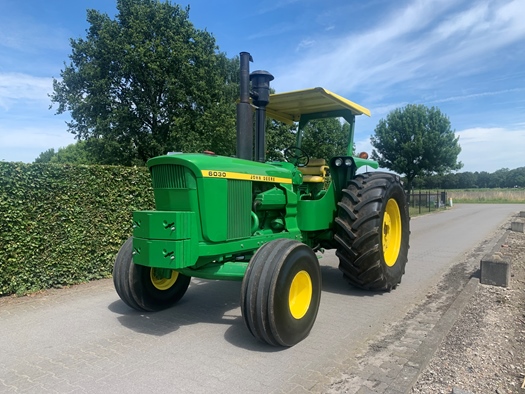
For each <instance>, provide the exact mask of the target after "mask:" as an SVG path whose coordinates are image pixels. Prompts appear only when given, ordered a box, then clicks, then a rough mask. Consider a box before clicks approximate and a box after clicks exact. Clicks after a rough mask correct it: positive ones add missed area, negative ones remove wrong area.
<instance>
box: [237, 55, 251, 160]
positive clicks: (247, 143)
mask: <svg viewBox="0 0 525 394" xmlns="http://www.w3.org/2000/svg"><path fill="white" fill-rule="evenodd" d="M240 58H241V67H240V77H241V84H240V86H241V89H240V90H241V96H240V101H239V103H238V104H237V157H238V158H240V159H245V160H253V115H252V107H251V105H250V62H253V59H252V57H251V55H250V54H249V53H248V52H241V53H240Z"/></svg>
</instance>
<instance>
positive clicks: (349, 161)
mask: <svg viewBox="0 0 525 394" xmlns="http://www.w3.org/2000/svg"><path fill="white" fill-rule="evenodd" d="M351 165H352V159H345V166H348V167H350V166H351Z"/></svg>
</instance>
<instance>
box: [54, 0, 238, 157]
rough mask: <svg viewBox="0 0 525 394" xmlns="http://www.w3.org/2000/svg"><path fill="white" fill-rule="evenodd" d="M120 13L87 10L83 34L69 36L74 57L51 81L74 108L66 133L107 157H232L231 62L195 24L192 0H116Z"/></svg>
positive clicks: (58, 100)
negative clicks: (183, 1)
mask: <svg viewBox="0 0 525 394" xmlns="http://www.w3.org/2000/svg"><path fill="white" fill-rule="evenodd" d="M117 10H118V14H117V15H116V17H115V19H114V20H112V19H110V18H109V17H108V15H106V14H101V13H100V12H98V11H96V10H88V12H87V21H88V22H89V24H90V27H89V29H88V31H87V36H86V38H85V39H83V38H79V39H71V47H72V53H71V55H70V56H69V58H70V60H71V62H70V64H69V65H65V68H64V70H62V71H61V74H60V75H61V77H62V79H61V80H57V79H54V80H53V93H52V94H51V96H50V97H51V101H52V103H54V104H57V105H58V107H57V111H56V112H57V113H58V114H61V113H64V112H66V111H70V112H71V118H72V121H71V122H69V123H68V124H67V125H68V130H69V131H70V132H71V133H73V134H75V135H76V138H77V139H79V140H86V141H87V142H88V144H87V145H86V149H88V151H89V152H90V153H91V155H92V156H93V157H94V158H95V159H96V160H97V162H100V163H105V164H125V165H131V164H137V163H143V162H145V161H146V160H147V159H148V158H150V157H153V156H156V155H159V154H164V153H166V152H168V151H186V152H193V151H199V150H203V149H211V150H216V151H217V153H222V154H231V153H232V152H231V149H232V146H234V140H235V128H234V127H232V125H233V124H234V122H235V111H234V110H233V109H234V101H235V98H236V97H237V90H238V89H237V83H238V81H237V80H238V75H237V74H238V72H237V69H236V68H235V72H233V70H234V67H235V62H236V60H229V59H227V58H226V57H225V55H224V54H222V53H220V52H218V47H217V46H216V43H215V39H214V37H213V36H212V35H211V34H210V33H208V32H207V31H202V30H198V29H196V28H195V27H194V26H193V25H192V23H191V22H190V21H189V7H187V8H184V9H183V8H181V7H180V6H178V5H172V4H171V3H170V2H169V1H166V2H160V1H158V0H117ZM233 92H235V94H234V95H233ZM232 95H233V96H232Z"/></svg>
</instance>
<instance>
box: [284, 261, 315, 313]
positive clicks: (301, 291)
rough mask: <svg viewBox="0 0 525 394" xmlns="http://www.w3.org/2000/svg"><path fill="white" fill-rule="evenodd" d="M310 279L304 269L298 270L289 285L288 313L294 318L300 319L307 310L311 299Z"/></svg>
mask: <svg viewBox="0 0 525 394" xmlns="http://www.w3.org/2000/svg"><path fill="white" fill-rule="evenodd" d="M312 294H313V288H312V279H311V278H310V275H309V274H308V272H306V271H304V270H303V271H299V272H298V273H297V274H295V276H294V278H293V280H292V284H291V286H290V294H289V296H288V306H289V307H290V313H291V314H292V316H293V317H294V318H295V319H298V320H299V319H301V318H302V317H304V315H306V312H308V308H309V307H310V302H311V301H312Z"/></svg>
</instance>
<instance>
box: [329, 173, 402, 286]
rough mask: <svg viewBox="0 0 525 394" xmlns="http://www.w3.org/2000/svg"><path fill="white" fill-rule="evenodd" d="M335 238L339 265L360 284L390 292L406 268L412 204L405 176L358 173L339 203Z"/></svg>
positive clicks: (351, 278) (347, 276)
mask: <svg viewBox="0 0 525 394" xmlns="http://www.w3.org/2000/svg"><path fill="white" fill-rule="evenodd" d="M338 206H339V208H338V217H337V218H336V220H335V222H336V224H337V231H336V235H335V240H336V241H337V243H338V244H339V246H338V248H337V252H336V254H337V256H338V257H339V269H340V270H341V271H342V272H343V274H344V276H345V277H346V279H347V280H348V281H349V282H350V283H351V284H352V285H354V286H357V287H359V288H362V289H366V290H376V291H390V290H391V289H393V288H395V287H396V286H397V285H398V284H399V283H400V282H401V277H402V276H403V274H404V273H405V265H406V263H407V256H408V248H409V245H408V238H409V234H410V231H409V215H408V204H407V201H406V196H405V193H404V190H403V186H402V184H401V181H400V179H399V176H397V175H394V174H388V173H381V172H372V173H365V174H359V175H356V177H355V178H354V179H353V180H351V181H350V182H349V184H348V186H347V188H346V189H343V198H342V199H341V201H340V202H339V203H338Z"/></svg>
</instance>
